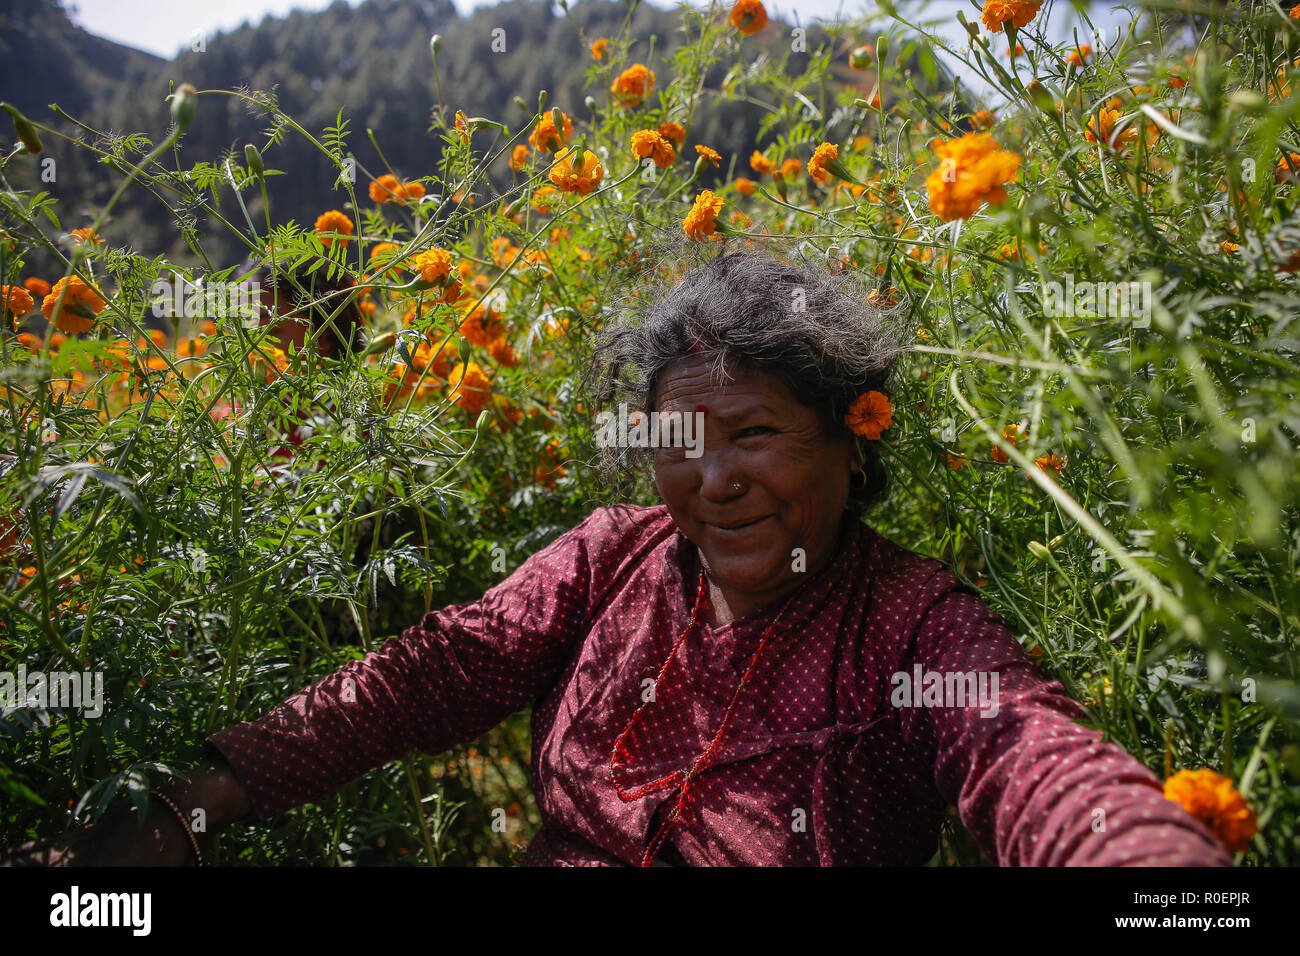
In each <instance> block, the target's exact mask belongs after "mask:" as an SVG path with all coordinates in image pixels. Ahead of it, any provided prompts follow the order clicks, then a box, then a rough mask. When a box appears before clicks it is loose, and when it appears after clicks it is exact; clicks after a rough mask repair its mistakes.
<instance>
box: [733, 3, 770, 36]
mask: <svg viewBox="0 0 1300 956" xmlns="http://www.w3.org/2000/svg"><path fill="white" fill-rule="evenodd" d="M731 25H732V26H733V27H735V28H736V29H737V30H739V31H740V33H741V36H747V37H752V36H753V35H754V34H755V33H757V32H758V31H759V30H761V29H763V27H765V26H767V10H766V8H764V6H763V4H762V3H761V2H760V0H736V5H735V6H733V7H732V8H731Z"/></svg>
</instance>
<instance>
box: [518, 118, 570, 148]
mask: <svg viewBox="0 0 1300 956" xmlns="http://www.w3.org/2000/svg"><path fill="white" fill-rule="evenodd" d="M560 127H561V128H560V129H556V127H555V120H554V119H553V118H552V116H551V111H550V110H547V111H546V112H545V113H543V114H542V118H541V119H539V120H538V121H537V125H536V126H534V127H533V131H532V132H531V133H529V134H528V142H529V143H531V144H532V146H533V149H535V150H537V151H538V152H539V153H554V152H555V151H556V150H559V149H562V148H563V147H564V145H565V144H566V143H568V142H569V138H570V137H571V136H573V120H571V119H569V114H568V113H561V114H560Z"/></svg>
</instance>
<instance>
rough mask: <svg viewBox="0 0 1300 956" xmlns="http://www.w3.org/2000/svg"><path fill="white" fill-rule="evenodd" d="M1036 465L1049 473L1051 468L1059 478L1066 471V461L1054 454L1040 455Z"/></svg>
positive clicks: (1035, 461)
mask: <svg viewBox="0 0 1300 956" xmlns="http://www.w3.org/2000/svg"><path fill="white" fill-rule="evenodd" d="M1034 464H1035V465H1037V466H1038V468H1039V470H1041V471H1047V470H1048V469H1049V468H1050V469H1051V470H1052V471H1054V472H1056V474H1057V476H1058V477H1059V476H1060V474H1061V472H1063V471H1064V470H1065V459H1064V458H1061V457H1060V456H1058V455H1056V454H1054V453H1048V454H1046V455H1039V456H1038V457H1037V458H1035V459H1034Z"/></svg>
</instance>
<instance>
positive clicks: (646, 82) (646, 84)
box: [609, 63, 655, 106]
mask: <svg viewBox="0 0 1300 956" xmlns="http://www.w3.org/2000/svg"><path fill="white" fill-rule="evenodd" d="M654 85H655V74H654V70H651V69H649V68H647V67H646V65H645V64H644V63H633V64H632V65H631V66H629V67H628V68H627V69H626V70H624V71H623V72H622V73H620V74H619V75H618V79H616V80H615V81H614V85H613V86H611V87H610V88H609V91H610V92H611V93H613V94H614V95H615V96H617V97H618V99H619V102H620V103H621V104H622V105H623V106H636V105H637V104H638V103H640V102H641V101H642V100H644V99H645V98H646V97H647V96H649V95H650V90H651V89H652V88H653V87H654Z"/></svg>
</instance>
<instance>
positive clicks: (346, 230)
mask: <svg viewBox="0 0 1300 956" xmlns="http://www.w3.org/2000/svg"><path fill="white" fill-rule="evenodd" d="M353 228H354V227H353V225H352V220H351V219H349V218H348V217H347V216H345V215H344V214H343V213H341V212H339V211H338V210H337V209H331V210H330V211H329V212H325V213H321V214H320V215H319V216H318V217H316V232H317V233H337V234H338V235H337V236H330V235H321V240H320V241H321V242H322V243H324V244H325V246H326V247H327V248H328V247H329V246H332V245H333V244H334V240H335V239H336V238H337V239H339V241H340V242H342V243H343V244H344V245H347V242H348V240H347V238H346V237H347V236H350V235H352V230H353Z"/></svg>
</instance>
